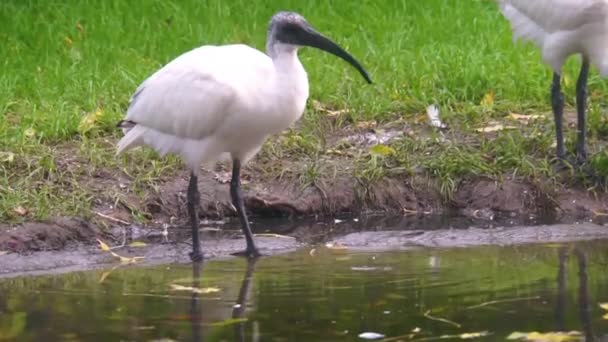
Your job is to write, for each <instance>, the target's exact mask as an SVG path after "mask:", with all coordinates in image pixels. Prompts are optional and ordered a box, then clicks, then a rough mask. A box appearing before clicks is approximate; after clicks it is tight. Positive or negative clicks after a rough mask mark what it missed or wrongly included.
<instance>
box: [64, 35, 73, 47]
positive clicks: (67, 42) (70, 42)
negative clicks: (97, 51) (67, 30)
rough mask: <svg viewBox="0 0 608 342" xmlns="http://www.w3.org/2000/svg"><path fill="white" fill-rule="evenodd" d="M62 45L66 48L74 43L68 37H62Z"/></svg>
mask: <svg viewBox="0 0 608 342" xmlns="http://www.w3.org/2000/svg"><path fill="white" fill-rule="evenodd" d="M63 43H64V44H65V45H66V46H67V47H72V45H74V42H73V41H72V39H70V37H68V36H65V37H63Z"/></svg>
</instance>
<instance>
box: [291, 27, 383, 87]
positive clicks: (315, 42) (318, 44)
mask: <svg viewBox="0 0 608 342" xmlns="http://www.w3.org/2000/svg"><path fill="white" fill-rule="evenodd" d="M302 33H303V34H301V35H299V37H298V38H299V39H298V40H299V41H298V44H299V45H304V46H310V47H314V48H317V49H320V50H323V51H326V52H329V53H331V54H333V55H336V56H338V57H340V58H342V59H343V60H345V61H347V62H348V63H349V64H350V65H352V66H353V67H354V68H355V69H357V71H359V73H360V74H361V76H363V78H365V80H366V81H367V82H368V83H370V84H371V83H372V79H371V78H370V77H369V74H368V73H367V70H365V68H363V66H362V65H361V63H359V62H358V61H357V60H356V59H355V58H354V57H353V56H351V55H350V54H349V53H348V52H346V51H345V50H344V49H343V48H341V47H340V45H338V44H336V43H334V42H333V41H332V40H331V39H329V38H327V37H325V36H323V35H322V34H320V33H319V32H317V31H315V30H314V29H312V28H310V27H309V28H306V29H304V30H303V32H302Z"/></svg>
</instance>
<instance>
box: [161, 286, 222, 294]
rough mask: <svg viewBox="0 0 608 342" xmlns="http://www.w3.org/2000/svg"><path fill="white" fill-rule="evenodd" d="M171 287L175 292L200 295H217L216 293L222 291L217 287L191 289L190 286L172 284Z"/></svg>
mask: <svg viewBox="0 0 608 342" xmlns="http://www.w3.org/2000/svg"><path fill="white" fill-rule="evenodd" d="M169 286H171V290H174V291H190V292H193V293H198V294H208V293H215V292H220V291H221V290H220V289H219V288H217V287H202V288H197V287H190V286H182V285H179V284H171V285H169Z"/></svg>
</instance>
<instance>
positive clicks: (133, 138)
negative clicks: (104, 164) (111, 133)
mask: <svg viewBox="0 0 608 342" xmlns="http://www.w3.org/2000/svg"><path fill="white" fill-rule="evenodd" d="M145 133H146V128H145V127H143V126H140V125H135V126H133V127H131V128H130V129H128V131H126V133H125V136H124V137H122V139H120V141H119V142H118V147H117V148H116V154H117V155H119V154H121V153H122V152H124V151H126V150H128V149H131V148H135V147H137V146H140V145H141V144H142V143H143V135H144V134H145Z"/></svg>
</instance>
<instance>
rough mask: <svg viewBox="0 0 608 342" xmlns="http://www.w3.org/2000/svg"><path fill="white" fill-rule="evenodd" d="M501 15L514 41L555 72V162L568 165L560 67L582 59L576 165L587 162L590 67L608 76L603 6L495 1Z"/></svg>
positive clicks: (607, 10)
mask: <svg viewBox="0 0 608 342" xmlns="http://www.w3.org/2000/svg"><path fill="white" fill-rule="evenodd" d="M499 3H500V9H501V11H502V14H503V15H504V16H505V17H506V18H507V19H508V20H509V22H510V23H511V29H512V31H513V36H514V38H515V39H518V38H521V39H524V40H528V41H532V42H533V43H534V44H536V45H537V46H538V47H539V48H540V50H541V54H542V59H543V61H544V62H545V63H546V64H548V65H549V66H550V67H551V68H552V69H553V84H552V86H551V102H552V107H553V114H554V117H555V131H556V139H557V156H558V157H559V158H560V159H562V160H563V159H566V151H565V149H564V139H563V126H562V117H563V108H564V98H563V94H562V92H561V84H560V82H561V73H562V67H563V65H564V63H565V62H566V60H567V59H568V57H569V56H571V55H573V54H580V55H581V56H582V66H581V71H580V74H579V78H578V81H577V85H576V107H577V116H578V140H577V144H576V160H575V162H576V163H578V164H582V163H584V162H585V161H586V158H587V149H586V145H585V136H586V134H585V130H586V127H585V107H586V99H587V78H588V76H589V66H590V65H594V66H595V67H596V68H597V69H598V71H599V73H600V74H601V75H602V76H603V77H606V76H608V1H607V0H499Z"/></svg>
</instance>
